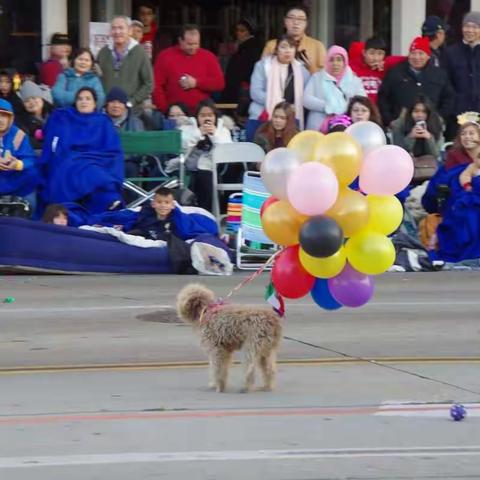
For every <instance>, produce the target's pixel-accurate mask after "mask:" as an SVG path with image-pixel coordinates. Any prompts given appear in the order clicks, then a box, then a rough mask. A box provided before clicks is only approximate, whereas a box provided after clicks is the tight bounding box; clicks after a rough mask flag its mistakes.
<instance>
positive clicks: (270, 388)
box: [258, 385, 275, 392]
mask: <svg viewBox="0 0 480 480" xmlns="http://www.w3.org/2000/svg"><path fill="white" fill-rule="evenodd" d="M274 390H275V387H274V386H273V385H264V386H263V387H260V388H259V389H258V391H259V392H273V391H274Z"/></svg>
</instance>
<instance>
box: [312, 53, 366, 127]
mask: <svg viewBox="0 0 480 480" xmlns="http://www.w3.org/2000/svg"><path fill="white" fill-rule="evenodd" d="M355 95H361V96H366V93H365V90H364V88H363V85H362V81H361V80H360V79H359V78H358V77H357V76H356V75H355V74H354V73H353V71H352V69H351V68H350V67H349V66H348V54H347V51H346V50H345V49H344V48H342V47H339V46H338V45H334V46H333V47H330V49H329V50H328V53H327V64H326V66H325V68H324V69H323V70H320V71H319V72H317V73H315V74H314V75H312V76H311V77H310V80H309V81H308V83H307V85H306V87H305V93H304V95H303V105H304V106H305V108H307V109H308V110H309V111H310V113H309V115H308V119H307V127H306V128H307V129H308V130H317V131H318V130H320V129H321V127H322V126H326V124H327V121H328V118H327V117H330V116H333V115H340V114H342V113H344V112H345V111H346V110H347V106H348V102H349V100H350V98H352V97H353V96H355ZM326 119H327V121H326Z"/></svg>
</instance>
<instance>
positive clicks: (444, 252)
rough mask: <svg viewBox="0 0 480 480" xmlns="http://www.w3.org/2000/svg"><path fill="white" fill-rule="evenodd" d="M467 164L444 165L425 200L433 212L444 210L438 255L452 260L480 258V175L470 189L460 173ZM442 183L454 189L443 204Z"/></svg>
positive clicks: (428, 189)
mask: <svg viewBox="0 0 480 480" xmlns="http://www.w3.org/2000/svg"><path fill="white" fill-rule="evenodd" d="M466 167H467V166H466V165H460V166H458V167H455V168H452V169H450V170H445V169H444V168H441V169H440V170H439V171H438V172H437V173H436V174H435V176H434V177H433V178H432V179H431V181H430V183H429V185H428V188H427V191H426V192H425V195H424V197H423V199H422V203H423V206H424V208H425V209H426V210H427V211H428V212H429V213H440V214H441V215H442V217H443V220H442V223H441V224H440V225H439V226H438V229H437V235H438V244H439V250H438V258H440V259H441V260H445V261H448V262H460V261H462V260H470V259H475V258H480V177H474V179H473V181H472V191H471V192H467V191H466V190H465V189H464V188H463V187H462V186H461V185H460V182H459V175H460V173H461V172H462V171H463V170H464V169H465V168H466ZM439 185H446V186H448V188H449V189H450V193H449V195H448V198H447V199H446V200H445V201H444V202H443V203H442V202H439V195H438V186H439Z"/></svg>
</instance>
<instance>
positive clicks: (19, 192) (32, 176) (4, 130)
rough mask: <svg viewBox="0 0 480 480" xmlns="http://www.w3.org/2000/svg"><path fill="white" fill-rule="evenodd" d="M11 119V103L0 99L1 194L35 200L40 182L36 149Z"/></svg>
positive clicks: (12, 117)
mask: <svg viewBox="0 0 480 480" xmlns="http://www.w3.org/2000/svg"><path fill="white" fill-rule="evenodd" d="M14 119H15V117H14V113H13V107H12V105H11V103H10V102H7V101H6V100H4V99H0V195H14V196H18V197H24V198H27V199H28V200H30V203H34V201H33V199H34V195H33V194H34V191H35V188H36V186H37V184H38V183H39V174H38V170H37V166H36V158H35V153H34V151H33V149H32V147H31V145H30V141H29V139H28V135H26V134H25V132H23V131H22V130H20V129H19V128H18V127H17V126H15V125H14V124H13V121H14Z"/></svg>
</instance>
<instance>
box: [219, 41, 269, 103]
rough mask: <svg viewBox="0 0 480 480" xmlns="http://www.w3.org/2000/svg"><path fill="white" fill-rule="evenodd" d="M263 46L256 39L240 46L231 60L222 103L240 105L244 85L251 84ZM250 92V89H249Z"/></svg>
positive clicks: (226, 72)
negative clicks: (254, 68) (241, 90)
mask: <svg viewBox="0 0 480 480" xmlns="http://www.w3.org/2000/svg"><path fill="white" fill-rule="evenodd" d="M261 54H262V46H261V45H260V43H259V41H258V39H257V38H255V37H251V38H249V39H248V40H245V41H244V42H243V43H241V44H240V45H239V46H238V50H237V52H236V53H234V54H233V55H232V57H231V58H230V60H229V62H228V65H227V69H226V71H225V88H224V90H223V92H222V96H221V99H222V102H225V103H238V101H239V97H240V88H241V85H242V83H248V84H250V77H251V76H252V72H253V67H254V66H255V63H256V62H257V61H258V60H259V59H260V56H261ZM247 90H248V88H247Z"/></svg>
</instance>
